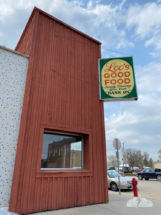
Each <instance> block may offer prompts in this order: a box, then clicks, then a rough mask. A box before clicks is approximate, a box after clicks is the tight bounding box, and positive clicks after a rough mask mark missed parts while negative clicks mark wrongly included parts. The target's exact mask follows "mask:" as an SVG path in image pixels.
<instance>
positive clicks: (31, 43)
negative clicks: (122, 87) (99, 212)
mask: <svg viewBox="0 0 161 215" xmlns="http://www.w3.org/2000/svg"><path fill="white" fill-rule="evenodd" d="M16 50H17V51H21V52H22V53H24V54H30V60H29V70H28V77H27V84H26V91H25V99H24V106H23V113H22V118H21V127H20V134H19V140H18V150H17V157H16V163H15V172H14V177H13V185H12V193H11V199H10V211H13V212H16V213H19V214H26V213H33V212H38V211H46V210H54V209H60V208H68V207H74V206H80V205H89V204H96V203H103V202H108V189H107V173H106V148H105V131H104V115H103V102H102V101H100V100H99V80H98V63H97V62H98V58H100V57H101V53H100V45H99V44H98V43H96V42H94V41H92V40H90V39H89V38H87V37H85V36H84V35H81V34H79V33H78V32H76V31H74V30H72V29H70V28H68V27H66V26H64V25H63V24H61V23H59V22H57V21H55V20H53V19H51V18H50V17H48V16H46V15H44V14H43V13H41V12H38V11H36V10H35V11H34V12H33V17H32V19H31V20H30V22H29V23H28V26H27V29H26V30H25V31H24V35H23V37H22V38H21V40H20V42H19V44H18V46H17V48H16ZM42 125H45V126H46V127H47V128H48V127H50V128H52V127H53V128H62V129H67V130H70V131H73V130H78V131H82V133H83V132H84V133H86V131H90V132H91V136H92V137H91V138H92V147H91V151H90V153H91V158H92V159H91V160H90V161H88V160H89V158H88V154H87V155H86V153H85V157H84V161H88V162H91V165H92V169H91V171H90V173H91V175H85V174H83V173H81V172H80V174H75V173H73V174H72V173H71V174H70V175H68V174H65V173H64V174H62V175H61V174H59V173H58V174H55V175H54V174H47V173H46V174H45V177H44V176H43V175H42V177H41V174H40V175H39V177H37V163H38V162H39V163H41V160H40V161H38V159H39V149H40V148H41V147H40V145H42V141H41V137H40V135H41V136H42V134H41V132H42V129H41V126H42Z"/></svg>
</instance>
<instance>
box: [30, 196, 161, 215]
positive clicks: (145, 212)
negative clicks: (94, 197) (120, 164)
mask: <svg viewBox="0 0 161 215" xmlns="http://www.w3.org/2000/svg"><path fill="white" fill-rule="evenodd" d="M109 198H110V201H109V203H107V204H97V205H89V206H83V207H74V208H69V209H61V210H55V211H47V212H40V213H35V214H32V215H71V214H83V215H96V214H97V215H98V214H99V215H137V214H139V215H152V214H160V211H161V200H160V199H155V198H147V200H150V201H151V202H152V203H153V206H152V207H145V208H140V207H138V208H136V207H135V208H134V207H127V206H126V204H127V201H128V200H130V199H132V198H133V196H129V195H118V192H117V193H115V192H114V193H113V194H111V193H110V194H109Z"/></svg>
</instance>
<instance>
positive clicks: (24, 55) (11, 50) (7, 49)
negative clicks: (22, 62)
mask: <svg viewBox="0 0 161 215" xmlns="http://www.w3.org/2000/svg"><path fill="white" fill-rule="evenodd" d="M0 48H1V49H4V50H6V51H9V52H12V53H14V54H17V55H20V56H23V57H26V58H29V56H28V55H26V54H22V53H21V52H18V51H15V50H13V49H9V48H7V47H5V46H1V45H0Z"/></svg>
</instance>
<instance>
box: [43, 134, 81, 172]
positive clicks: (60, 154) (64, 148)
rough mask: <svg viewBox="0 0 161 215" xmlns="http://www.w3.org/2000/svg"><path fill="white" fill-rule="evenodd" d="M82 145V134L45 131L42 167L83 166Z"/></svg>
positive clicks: (73, 167) (71, 167) (72, 167)
mask: <svg viewBox="0 0 161 215" xmlns="http://www.w3.org/2000/svg"><path fill="white" fill-rule="evenodd" d="M82 146H83V137H82V136H79V135H71V134H61V133H54V132H53V133H51V132H48V131H45V132H44V137H43V150H42V158H41V169H53V168H54V169H55V168H67V169H69V168H70V169H81V168H83V165H82V163H83V162H82V161H83V159H82V157H83V153H82V152H83V150H82ZM52 152H53V153H52Z"/></svg>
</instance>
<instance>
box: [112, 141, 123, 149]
mask: <svg viewBox="0 0 161 215" xmlns="http://www.w3.org/2000/svg"><path fill="white" fill-rule="evenodd" d="M113 147H114V148H115V149H116V150H119V149H120V148H121V142H120V140H119V139H118V138H115V139H114V140H113Z"/></svg>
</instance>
